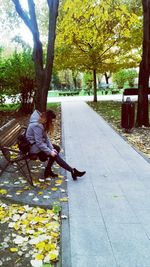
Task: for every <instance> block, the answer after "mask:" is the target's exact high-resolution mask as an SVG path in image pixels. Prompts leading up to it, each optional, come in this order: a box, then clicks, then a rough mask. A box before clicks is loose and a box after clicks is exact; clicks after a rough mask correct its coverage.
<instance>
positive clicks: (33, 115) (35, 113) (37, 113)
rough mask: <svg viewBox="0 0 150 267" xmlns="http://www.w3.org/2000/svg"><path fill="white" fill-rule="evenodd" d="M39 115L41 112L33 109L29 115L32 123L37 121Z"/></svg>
mask: <svg viewBox="0 0 150 267" xmlns="http://www.w3.org/2000/svg"><path fill="white" fill-rule="evenodd" d="M40 115H41V113H40V112H39V111H38V110H35V111H34V112H33V113H32V115H31V117H30V122H32V123H33V122H38V121H39V118H40Z"/></svg>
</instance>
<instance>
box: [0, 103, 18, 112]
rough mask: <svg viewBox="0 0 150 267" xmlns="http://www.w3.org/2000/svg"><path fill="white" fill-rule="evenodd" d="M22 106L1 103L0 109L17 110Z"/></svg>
mask: <svg viewBox="0 0 150 267" xmlns="http://www.w3.org/2000/svg"><path fill="white" fill-rule="evenodd" d="M19 108H20V104H2V105H0V111H17V110H18V109H19Z"/></svg>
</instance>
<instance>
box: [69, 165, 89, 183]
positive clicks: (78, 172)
mask: <svg viewBox="0 0 150 267" xmlns="http://www.w3.org/2000/svg"><path fill="white" fill-rule="evenodd" d="M85 173H86V171H83V172H80V171H78V170H77V169H75V168H74V169H73V170H72V172H71V175H72V178H73V180H74V181H76V180H77V177H82V176H83V175H84V174H85Z"/></svg>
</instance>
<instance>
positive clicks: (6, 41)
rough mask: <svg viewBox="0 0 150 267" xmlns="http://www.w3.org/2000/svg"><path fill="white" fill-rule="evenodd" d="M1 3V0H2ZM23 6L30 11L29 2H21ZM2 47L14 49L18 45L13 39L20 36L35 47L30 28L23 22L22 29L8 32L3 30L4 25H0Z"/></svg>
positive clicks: (23, 0)
mask: <svg viewBox="0 0 150 267" xmlns="http://www.w3.org/2000/svg"><path fill="white" fill-rule="evenodd" d="M0 1H1V0H0ZM20 3H21V6H22V7H23V8H24V9H28V4H27V0H20ZM0 28H1V29H0V45H2V46H5V48H7V49H9V47H10V48H11V47H12V48H13V47H14V46H15V45H16V44H15V43H13V42H12V39H13V38H14V37H15V36H16V35H19V36H20V37H21V38H22V39H23V40H24V41H25V42H26V43H28V44H29V45H30V46H33V40H32V34H31V32H30V31H29V29H28V27H27V26H26V25H25V23H24V22H23V21H22V23H21V25H20V27H18V28H16V31H15V32H14V31H9V32H8V31H6V30H5V29H3V25H2V24H1V25H0Z"/></svg>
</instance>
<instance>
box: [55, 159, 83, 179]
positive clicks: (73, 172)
mask: <svg viewBox="0 0 150 267" xmlns="http://www.w3.org/2000/svg"><path fill="white" fill-rule="evenodd" d="M55 161H56V162H57V164H59V166H60V167H62V168H63V169H65V170H66V171H69V172H71V175H72V178H73V180H77V177H81V176H83V175H84V174H85V173H86V172H85V171H83V172H80V171H78V170H77V169H75V168H72V167H70V165H68V163H66V162H65V161H64V160H63V159H62V158H61V157H60V156H59V154H58V155H57V156H56V157H55Z"/></svg>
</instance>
